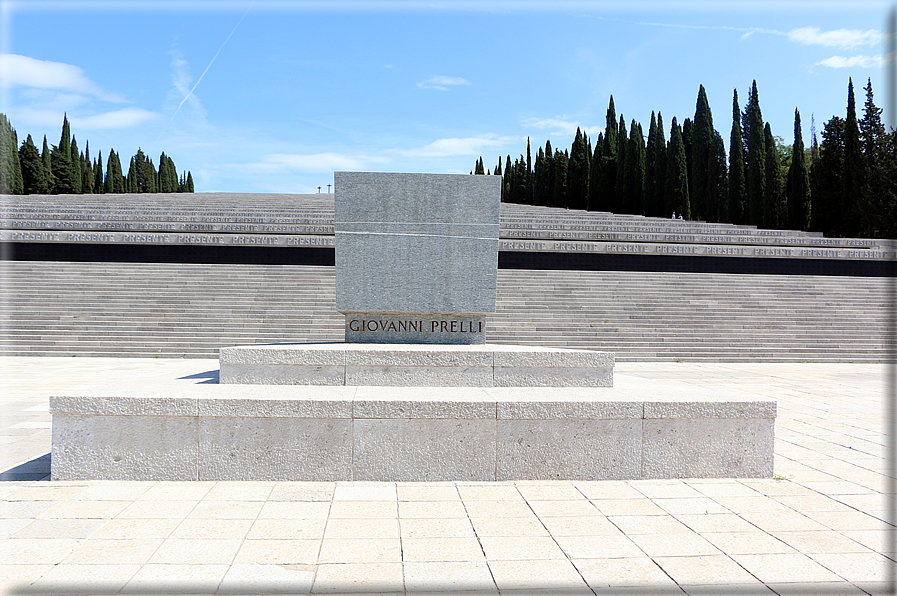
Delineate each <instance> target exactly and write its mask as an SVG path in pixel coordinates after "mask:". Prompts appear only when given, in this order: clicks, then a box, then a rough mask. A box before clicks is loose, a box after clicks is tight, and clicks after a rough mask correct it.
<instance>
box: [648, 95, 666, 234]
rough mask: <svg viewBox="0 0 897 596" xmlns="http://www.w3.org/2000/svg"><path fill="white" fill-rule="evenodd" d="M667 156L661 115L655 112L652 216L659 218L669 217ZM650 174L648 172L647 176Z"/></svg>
mask: <svg viewBox="0 0 897 596" xmlns="http://www.w3.org/2000/svg"><path fill="white" fill-rule="evenodd" d="M668 155H669V151H668V149H667V139H666V133H665V132H664V131H663V114H662V113H661V112H657V132H656V133H655V135H654V172H653V176H654V181H655V182H654V192H655V195H654V201H655V202H654V208H655V211H654V215H655V216H660V217H669V216H670V211H668V210H667V207H666V176H667V158H668ZM651 174H652V173H651V172H648V175H651Z"/></svg>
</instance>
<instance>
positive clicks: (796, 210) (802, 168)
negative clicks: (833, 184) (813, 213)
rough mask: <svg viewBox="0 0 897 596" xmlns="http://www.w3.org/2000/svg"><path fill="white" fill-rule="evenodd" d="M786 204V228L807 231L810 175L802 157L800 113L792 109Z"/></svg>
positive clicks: (804, 157)
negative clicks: (792, 125) (792, 121)
mask: <svg viewBox="0 0 897 596" xmlns="http://www.w3.org/2000/svg"><path fill="white" fill-rule="evenodd" d="M785 195H786V197H787V204H788V222H787V226H786V227H788V228H790V229H793V230H807V229H809V226H810V173H809V171H808V170H807V161H806V156H805V155H804V139H803V136H802V135H801V130H800V112H798V111H797V108H794V145H793V147H792V148H791V166H790V167H789V168H788V180H787V182H786V184H785Z"/></svg>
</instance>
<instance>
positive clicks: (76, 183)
mask: <svg viewBox="0 0 897 596" xmlns="http://www.w3.org/2000/svg"><path fill="white" fill-rule="evenodd" d="M69 153H70V155H71V162H72V192H74V193H75V194H81V154H80V153H79V152H78V142H77V141H76V140H75V137H74V136H72V145H71V147H69Z"/></svg>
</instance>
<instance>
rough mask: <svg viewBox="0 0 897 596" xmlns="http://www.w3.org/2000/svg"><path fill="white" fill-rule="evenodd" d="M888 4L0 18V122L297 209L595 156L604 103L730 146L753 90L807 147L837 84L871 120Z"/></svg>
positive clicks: (85, 8)
mask: <svg viewBox="0 0 897 596" xmlns="http://www.w3.org/2000/svg"><path fill="white" fill-rule="evenodd" d="M891 6H893V3H891V2H887V1H876V0H873V1H867V0H855V1H853V2H826V1H825V0H815V1H810V2H804V1H797V2H794V1H792V2H788V1H784V0H783V1H763V2H739V1H738V0H734V1H727V2H707V1H701V0H693V1H690V2H677V1H664V2H657V1H651V2H647V1H638V0H635V1H630V2H600V1H591V2H590V1H578V2H573V1H565V0H555V1H553V2H542V1H527V0H516V1H513V2H510V1H504V0H481V1H478V2H468V1H457V2H440V1H430V2H421V1H415V0H407V1H403V0H394V1H391V2H383V1H351V2H350V1H343V0H331V1H328V2H323V1H301V0H255V1H254V2H253V1H252V0H230V1H228V0H218V1H194V0H179V1H167V0H166V1H158V0H157V1H155V2H154V1H150V0H143V1H124V0H117V1H109V0H90V1H81V0H64V1H55V0H54V1H48V0H25V1H21V2H20V1H7V0H0V19H2V23H0V27H2V28H0V35H2V42H0V46H2V47H0V54H2V57H0V111H2V112H3V113H5V114H7V116H8V117H9V119H10V121H11V122H12V124H13V126H14V127H15V128H16V130H17V132H18V134H19V139H20V141H21V140H24V138H25V136H26V135H27V134H31V135H32V137H33V138H34V140H35V142H36V143H38V144H39V143H40V142H41V141H42V138H43V136H44V135H46V136H47V139H48V142H49V143H51V144H56V143H58V142H59V136H60V126H61V122H62V115H63V113H67V114H68V117H69V119H70V121H71V123H72V132H73V133H74V134H75V136H76V138H77V140H78V143H79V147H80V148H81V149H82V150H83V149H84V145H85V141H89V142H90V150H91V156H95V155H96V152H97V151H102V153H103V155H104V157H105V156H106V155H107V154H108V151H109V148H110V147H112V148H114V149H115V150H116V151H117V152H118V153H119V154H120V155H121V156H122V161H123V162H124V164H123V165H124V166H125V167H127V160H128V158H129V157H130V156H131V155H133V154H134V153H136V151H137V148H138V147H140V148H142V149H143V151H144V153H146V154H147V155H149V156H150V157H152V158H153V160H154V162H155V163H156V164H157V165H158V156H159V154H160V153H161V152H162V151H165V152H166V154H168V155H169V156H171V157H172V158H173V159H174V161H175V163H176V165H177V167H178V169H179V170H182V171H183V170H187V169H189V170H191V171H192V173H193V177H194V181H195V186H196V190H197V192H213V191H225V192H288V193H313V192H317V187H318V186H321V187H323V188H324V189H325V190H326V185H327V184H328V183H332V181H333V172H334V171H335V170H365V171H397V172H435V173H467V172H469V171H470V170H472V169H473V166H474V163H475V161H476V159H477V158H478V157H479V156H480V155H482V156H483V158H484V161H485V164H486V166H487V167H489V168H492V167H494V166H495V164H496V163H497V162H498V159H499V156H506V155H508V154H510V155H511V158H512V161H513V159H514V158H515V157H517V156H519V155H520V154H521V153H525V151H526V139H527V137H530V138H531V140H532V146H533V152H534V153H535V151H536V148H537V146H544V144H545V141H546V140H547V139H550V140H551V143H552V146H553V147H555V148H561V149H564V148H569V146H570V144H571V143H572V140H573V136H574V134H575V131H576V127H577V126H580V127H582V128H583V129H586V130H587V131H588V132H589V134H590V136H591V137H592V138H593V139H596V138H597V136H598V132H599V130H603V128H604V125H605V112H606V110H607V105H608V99H609V97H610V96H611V95H613V97H614V103H615V105H616V110H617V116H618V118H619V116H620V114H622V115H623V116H624V117H625V119H626V123H627V128H628V127H629V124H630V122H631V121H632V119H635V120H636V121H638V122H641V123H642V126H643V128H644V131H645V133H647V130H648V124H649V122H650V118H651V111H652V110H653V111H660V112H662V113H663V117H664V125H665V132H666V133H667V135H669V131H670V122H671V121H672V118H673V116H675V117H677V119H678V120H679V121H680V123H681V121H683V120H684V119H685V118H688V117H693V116H694V109H695V100H696V97H697V93H698V86H699V85H701V84H703V85H704V87H705V89H706V91H707V95H708V98H709V101H710V107H711V109H712V113H713V121H714V126H715V127H716V128H717V130H719V131H720V133H721V134H722V136H723V138H724V139H725V140H726V144H727V146H728V137H729V130H730V128H731V126H732V116H731V114H732V93H733V90H734V89H737V90H738V95H739V102H740V104H741V105H742V106H743V105H744V103H745V102H746V100H747V93H748V90H749V89H750V85H751V82H752V80H754V79H756V81H757V85H758V91H759V96H760V107H761V110H762V113H763V117H764V119H765V120H767V121H768V122H769V123H770V125H771V127H772V131H773V134H775V135H778V136H781V137H783V138H784V139H785V141H786V142H788V143H790V142H792V140H793V122H794V109H795V108H798V109H799V110H800V113H801V119H802V123H803V136H804V142H805V143H806V144H809V134H810V117H811V114H814V115H815V120H816V128H817V131H821V130H822V128H823V124H824V123H825V122H826V121H827V120H828V119H830V118H831V117H832V116H833V115H839V116H841V117H843V116H844V115H845V109H846V104H847V100H846V97H847V81H848V77H852V78H853V81H854V85H855V88H856V93H857V104H858V109H861V108H862V103H863V101H864V93H863V91H862V87H863V86H865V84H866V80H867V78H871V80H872V85H873V89H874V90H875V91H876V103H877V104H878V105H879V107H884V105H885V103H886V102H885V100H884V85H883V69H882V66H881V56H882V54H883V47H882V39H881V38H882V32H883V28H884V24H885V16H886V12H887V11H888V10H889V9H890V7H891Z"/></svg>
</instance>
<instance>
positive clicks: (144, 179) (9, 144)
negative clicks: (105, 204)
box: [0, 114, 193, 194]
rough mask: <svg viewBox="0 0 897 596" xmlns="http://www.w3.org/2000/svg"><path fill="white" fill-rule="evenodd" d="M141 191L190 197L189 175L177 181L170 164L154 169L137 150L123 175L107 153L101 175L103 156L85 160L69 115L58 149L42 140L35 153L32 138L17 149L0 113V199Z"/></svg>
mask: <svg viewBox="0 0 897 596" xmlns="http://www.w3.org/2000/svg"><path fill="white" fill-rule="evenodd" d="M140 192H169V193H170V192H193V175H192V174H191V173H190V172H189V171H187V172H184V173H183V174H181V176H180V177H178V171H177V167H176V166H175V165H174V160H172V159H171V157H169V156H167V155H165V152H164V151H163V152H162V155H160V156H159V169H158V170H157V169H156V166H155V164H153V160H152V159H147V157H146V155H144V153H143V151H142V150H141V149H138V150H137V153H136V154H135V155H134V156H133V157H131V160H130V164H129V167H128V172H127V174H125V173H124V172H123V170H122V166H121V157H120V156H119V154H118V153H116V152H115V150H114V149H112V150H110V151H109V155H108V157H107V159H106V170H105V173H104V171H103V155H102V153H100V154H98V155H97V157H96V159H93V160H92V159H91V158H90V144H89V143H87V145H86V146H85V149H84V151H83V152H82V151H80V150H79V149H78V141H77V140H76V139H75V137H74V135H72V134H71V130H70V126H69V121H68V116H67V115H65V116H63V119H62V136H61V137H60V139H59V144H58V145H52V146H48V144H47V137H46V135H45V136H44V144H43V148H42V149H41V150H38V148H37V146H36V145H35V144H34V141H33V140H32V139H31V135H30V134H29V135H28V137H27V138H26V139H25V140H24V141H23V142H22V145H21V146H19V142H18V135H17V134H16V131H15V129H14V128H13V127H12V125H11V124H10V123H9V121H8V120H7V118H6V116H5V115H4V114H0V194H101V193H140Z"/></svg>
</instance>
